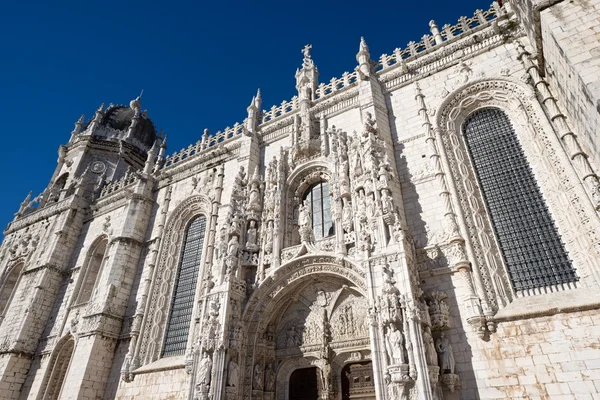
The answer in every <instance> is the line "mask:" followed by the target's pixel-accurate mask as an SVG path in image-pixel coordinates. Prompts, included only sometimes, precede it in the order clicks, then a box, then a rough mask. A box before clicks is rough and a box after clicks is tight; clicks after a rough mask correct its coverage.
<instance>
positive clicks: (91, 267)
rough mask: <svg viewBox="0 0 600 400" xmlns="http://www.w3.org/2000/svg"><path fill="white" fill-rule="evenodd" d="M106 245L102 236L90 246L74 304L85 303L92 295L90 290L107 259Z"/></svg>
mask: <svg viewBox="0 0 600 400" xmlns="http://www.w3.org/2000/svg"><path fill="white" fill-rule="evenodd" d="M107 246H108V240H107V239H106V238H103V239H101V240H100V241H99V242H98V243H96V244H95V245H94V246H93V247H92V248H91V251H90V255H89V256H88V259H87V265H86V266H85V269H84V270H83V272H82V273H83V279H82V281H81V287H80V289H79V295H78V296H77V301H76V304H82V303H87V302H88V301H89V300H90V298H91V297H92V292H93V290H94V287H95V286H96V281H97V280H98V276H99V274H100V271H101V270H102V266H103V265H104V264H105V263H106V260H107V258H106V250H107Z"/></svg>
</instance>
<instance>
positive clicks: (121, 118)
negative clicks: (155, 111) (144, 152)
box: [101, 105, 156, 147]
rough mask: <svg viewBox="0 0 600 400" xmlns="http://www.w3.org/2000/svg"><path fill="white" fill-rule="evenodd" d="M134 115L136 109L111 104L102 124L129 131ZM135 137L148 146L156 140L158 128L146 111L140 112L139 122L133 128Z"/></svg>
mask: <svg viewBox="0 0 600 400" xmlns="http://www.w3.org/2000/svg"><path fill="white" fill-rule="evenodd" d="M134 115H135V110H134V109H132V108H130V107H127V106H121V105H119V106H110V107H109V108H108V109H107V110H106V112H105V113H104V117H103V118H102V122H101V125H104V126H107V127H110V128H113V129H118V130H120V131H127V129H129V126H130V125H131V120H132V119H133V116H134ZM133 137H134V138H136V139H137V140H139V141H140V142H142V143H143V144H144V145H145V146H148V147H152V145H153V144H154V141H155V140H156V128H155V127H154V124H153V123H152V121H151V120H150V118H148V116H147V115H146V112H145V111H144V112H142V113H140V117H139V119H138V123H137V125H136V126H135V128H134V130H133Z"/></svg>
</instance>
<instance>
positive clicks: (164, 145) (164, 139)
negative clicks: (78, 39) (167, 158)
mask: <svg viewBox="0 0 600 400" xmlns="http://www.w3.org/2000/svg"><path fill="white" fill-rule="evenodd" d="M168 137H169V135H165V137H164V138H163V140H162V143H161V145H160V147H167V138H168Z"/></svg>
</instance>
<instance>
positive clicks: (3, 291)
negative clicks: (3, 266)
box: [0, 263, 23, 320]
mask: <svg viewBox="0 0 600 400" xmlns="http://www.w3.org/2000/svg"><path fill="white" fill-rule="evenodd" d="M22 269H23V264H22V263H19V264H17V265H15V266H14V267H12V269H11V270H10V271H9V272H8V274H7V275H6V277H5V278H4V280H3V281H2V282H0V320H1V318H2V316H3V315H4V312H5V311H6V310H7V309H8V304H9V303H10V300H11V299H12V297H13V295H14V292H15V289H16V288H17V283H18V282H19V277H20V276H21V270H22Z"/></svg>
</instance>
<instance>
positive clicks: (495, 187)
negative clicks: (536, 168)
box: [463, 108, 577, 291]
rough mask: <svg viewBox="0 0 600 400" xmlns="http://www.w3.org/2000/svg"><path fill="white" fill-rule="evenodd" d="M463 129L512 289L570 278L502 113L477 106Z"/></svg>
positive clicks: (566, 261) (549, 220) (573, 277)
mask: <svg viewBox="0 0 600 400" xmlns="http://www.w3.org/2000/svg"><path fill="white" fill-rule="evenodd" d="M463 133H464V137H465V140H466V143H467V147H468V150H469V153H470V155H471V159H472V161H473V166H474V168H475V172H476V175H477V178H478V180H479V184H480V187H481V192H482V194H483V197H484V200H485V202H486V205H487V208H488V211H489V214H490V219H491V221H492V225H493V228H494V231H495V233H496V237H497V240H498V244H499V245H500V250H501V253H502V256H503V257H504V262H505V264H506V266H507V268H508V273H509V275H510V279H511V281H512V283H513V286H514V288H515V290H517V291H523V290H528V289H534V288H540V287H546V286H553V285H557V284H561V283H567V282H574V281H576V280H577V276H576V275H575V271H574V269H573V266H572V265H571V261H570V260H569V257H568V256H567V253H566V251H565V248H564V245H563V243H562V241H561V238H560V236H559V234H558V232H557V230H556V226H555V225H554V221H553V220H552V217H551V216H550V212H549V211H548V208H547V207H546V203H545V202H544V199H543V197H542V194H541V192H540V189H539V187H538V185H537V183H536V181H535V178H534V176H533V173H532V171H531V168H530V167H529V164H528V163H527V160H526V159H525V155H524V153H523V150H522V149H521V145H520V144H519V141H518V139H517V137H516V135H515V132H514V130H513V127H512V125H511V123H510V121H509V119H508V117H507V116H506V114H504V113H503V112H502V111H501V110H498V109H495V108H485V109H481V110H479V111H477V112H475V113H473V114H472V115H471V116H470V117H469V118H468V119H467V120H466V122H465V125H464V129H463Z"/></svg>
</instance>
